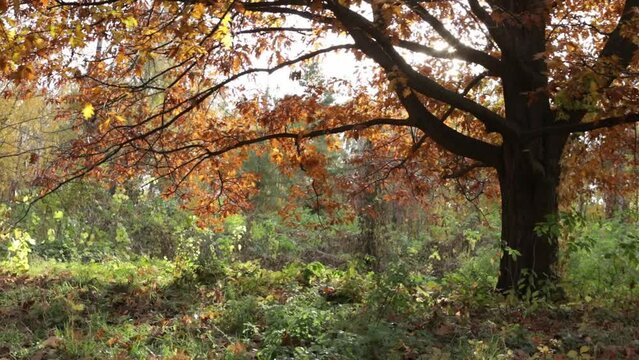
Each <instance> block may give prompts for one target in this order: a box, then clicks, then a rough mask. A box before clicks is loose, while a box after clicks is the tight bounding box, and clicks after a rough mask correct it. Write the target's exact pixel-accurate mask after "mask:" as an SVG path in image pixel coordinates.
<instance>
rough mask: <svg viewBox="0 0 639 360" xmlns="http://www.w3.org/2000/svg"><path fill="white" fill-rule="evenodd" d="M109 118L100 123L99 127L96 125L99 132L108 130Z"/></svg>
mask: <svg viewBox="0 0 639 360" xmlns="http://www.w3.org/2000/svg"><path fill="white" fill-rule="evenodd" d="M111 120H112V119H111V118H107V119H106V120H104V121H103V122H101V123H100V125H98V128H99V129H100V131H105V130H106V129H108V128H109V125H111Z"/></svg>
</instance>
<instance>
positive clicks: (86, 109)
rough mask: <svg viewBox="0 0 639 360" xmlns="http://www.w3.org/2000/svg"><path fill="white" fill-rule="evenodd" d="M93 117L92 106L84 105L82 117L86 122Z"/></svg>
mask: <svg viewBox="0 0 639 360" xmlns="http://www.w3.org/2000/svg"><path fill="white" fill-rule="evenodd" d="M93 115H95V110H94V109H93V105H91V104H90V103H86V105H84V108H83V109H82V116H84V118H85V119H86V120H89V119H91V118H92V117H93Z"/></svg>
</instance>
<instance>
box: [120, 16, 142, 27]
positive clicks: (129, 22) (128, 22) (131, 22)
mask: <svg viewBox="0 0 639 360" xmlns="http://www.w3.org/2000/svg"><path fill="white" fill-rule="evenodd" d="M122 23H123V24H124V26H126V28H127V29H132V28H134V27H136V26H138V20H137V19H136V18H134V17H133V16H129V17H127V18H125V19H122Z"/></svg>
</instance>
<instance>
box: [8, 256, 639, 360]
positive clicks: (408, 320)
mask: <svg viewBox="0 0 639 360" xmlns="http://www.w3.org/2000/svg"><path fill="white" fill-rule="evenodd" d="M489 280H490V279H489ZM487 284H488V282H486V283H485V284H484V283H482V282H481V281H480V282H470V283H466V281H465V280H464V279H463V278H462V277H460V276H457V277H455V276H449V277H446V278H443V279H436V278H429V277H425V276H421V275H419V274H416V273H414V272H410V273H408V272H406V271H405V270H404V269H402V268H400V267H397V268H393V269H389V270H387V271H385V272H384V273H381V274H373V273H365V272H363V271H358V270H357V269H356V268H355V267H354V266H352V267H349V268H346V269H341V270H338V269H330V268H326V267H324V266H323V265H321V264H319V263H311V264H292V265H289V266H287V267H286V268H284V269H282V270H279V271H274V270H266V269H263V268H261V267H260V266H259V264H257V263H255V262H248V263H238V264H235V265H234V266H233V268H229V269H226V271H225V272H223V273H220V274H217V275H215V274H209V275H208V276H206V277H203V276H200V277H197V276H187V275H185V274H184V273H181V272H179V271H177V270H176V268H175V265H174V264H172V263H170V262H166V261H155V260H153V261H152V260H147V259H142V260H138V261H132V262H119V261H112V262H104V263H88V264H81V263H55V262H51V261H46V262H44V261H43V262H38V263H36V264H34V265H32V267H31V269H30V270H29V272H28V273H27V274H23V275H15V274H8V273H4V274H2V275H1V276H0V318H2V319H3V321H2V323H1V324H0V359H60V358H62V359H108V358H113V359H130V358H133V359H192V358H197V359H207V358H208V359H222V358H224V359H251V358H258V359H275V358H277V359H286V358H291V359H293V358H294V359H304V358H307V359H316V358H324V359H363V358H366V359H637V358H639V340H637V339H639V301H638V300H637V299H634V300H633V299H632V298H628V299H627V301H614V302H613V301H606V299H592V298H590V297H586V298H585V299H581V300H580V301H575V302H571V301H570V300H568V299H564V300H562V301H560V302H551V301H546V300H541V299H539V300H535V299H533V301H520V300H515V299H513V298H508V297H503V296H502V295H498V294H494V293H491V292H490V289H487Z"/></svg>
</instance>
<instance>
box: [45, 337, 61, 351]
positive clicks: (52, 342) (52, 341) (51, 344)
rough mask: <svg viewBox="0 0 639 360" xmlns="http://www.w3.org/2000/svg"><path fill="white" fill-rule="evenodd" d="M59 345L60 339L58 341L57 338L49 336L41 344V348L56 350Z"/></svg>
mask: <svg viewBox="0 0 639 360" xmlns="http://www.w3.org/2000/svg"><path fill="white" fill-rule="evenodd" d="M61 343H62V339H60V338H59V337H57V336H49V338H48V339H46V340H45V341H44V342H43V343H42V347H45V348H51V349H56V348H58V347H59V346H60V344H61Z"/></svg>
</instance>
